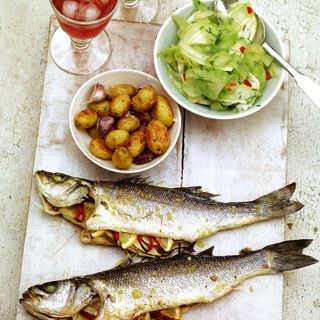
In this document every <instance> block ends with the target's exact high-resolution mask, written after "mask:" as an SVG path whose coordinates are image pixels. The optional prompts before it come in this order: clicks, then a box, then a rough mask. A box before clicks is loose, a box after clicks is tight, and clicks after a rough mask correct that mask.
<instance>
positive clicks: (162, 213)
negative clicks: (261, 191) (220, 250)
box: [35, 171, 303, 256]
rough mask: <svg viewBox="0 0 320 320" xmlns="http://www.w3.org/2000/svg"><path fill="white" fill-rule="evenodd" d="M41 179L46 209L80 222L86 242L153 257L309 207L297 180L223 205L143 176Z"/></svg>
mask: <svg viewBox="0 0 320 320" xmlns="http://www.w3.org/2000/svg"><path fill="white" fill-rule="evenodd" d="M35 181H36V185H37V189H38V191H39V194H40V197H41V199H42V202H43V207H44V211H45V212H47V213H49V214H53V215H56V214H62V215H63V216H64V217H65V218H66V219H68V220H69V221H71V222H73V223H75V224H78V225H80V226H81V227H82V228H83V229H84V230H83V232H82V233H81V240H82V242H84V243H96V244H103V245H114V246H116V245H119V246H121V247H122V248H123V249H125V250H129V251H131V252H135V253H137V254H139V255H147V256H159V255H164V254H169V253H170V252H171V251H172V250H173V249H174V248H175V247H177V245H178V244H181V242H194V241H196V240H199V239H201V238H205V237H209V236H211V235H213V234H215V233H217V232H218V231H220V230H226V229H232V228H238V227H241V226H244V225H247V224H251V223H255V222H258V221H262V220H267V219H271V218H274V217H282V216H285V215H288V214H291V213H294V212H296V211H298V210H300V209H301V208H302V207H303V205H302V204H301V203H299V202H296V201H291V200H290V198H291V196H292V194H293V192H294V190H295V184H294V183H293V184H290V185H288V186H286V187H284V188H282V189H280V190H278V191H275V192H272V193H270V194H268V195H266V196H263V197H261V198H258V199H256V200H254V201H249V202H234V203H221V202H217V201H215V200H213V199H212V198H213V197H214V195H212V194H210V193H207V192H203V191H202V190H201V187H189V188H188V187H186V188H163V187H157V186H153V185H149V184H147V183H146V182H145V180H143V179H140V178H133V179H127V180H123V181H120V182H94V181H88V180H84V179H80V178H74V177H70V176H67V175H64V174H60V173H49V172H45V171H38V172H36V173H35Z"/></svg>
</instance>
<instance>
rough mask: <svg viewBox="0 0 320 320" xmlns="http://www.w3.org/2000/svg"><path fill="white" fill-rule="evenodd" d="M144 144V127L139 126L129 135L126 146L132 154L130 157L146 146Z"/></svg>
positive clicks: (136, 154) (145, 142) (145, 143)
mask: <svg viewBox="0 0 320 320" xmlns="http://www.w3.org/2000/svg"><path fill="white" fill-rule="evenodd" d="M146 145H147V141H146V129H145V128H140V129H139V130H137V131H135V132H133V133H132V134H131V135H130V142H129V144H128V146H127V148H128V150H129V151H130V153H131V154H132V157H133V158H135V157H137V156H138V155H140V153H141V152H142V151H143V150H144V149H145V148H146Z"/></svg>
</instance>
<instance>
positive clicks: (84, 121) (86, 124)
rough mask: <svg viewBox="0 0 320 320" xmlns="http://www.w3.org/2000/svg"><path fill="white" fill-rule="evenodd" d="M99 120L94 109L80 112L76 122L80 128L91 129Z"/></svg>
mask: <svg viewBox="0 0 320 320" xmlns="http://www.w3.org/2000/svg"><path fill="white" fill-rule="evenodd" d="M97 121H98V115H97V113H96V112H95V111H93V110H90V109H89V110H82V111H81V112H79V113H78V114H77V115H76V117H75V119H74V122H75V124H76V126H77V127H78V128H79V129H89V128H91V127H93V126H94V125H95V124H96V123H97Z"/></svg>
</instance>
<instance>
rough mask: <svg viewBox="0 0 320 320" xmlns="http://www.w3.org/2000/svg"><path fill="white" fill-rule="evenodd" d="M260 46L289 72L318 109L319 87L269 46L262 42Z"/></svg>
mask: <svg viewBox="0 0 320 320" xmlns="http://www.w3.org/2000/svg"><path fill="white" fill-rule="evenodd" d="M262 46H263V48H264V49H265V50H266V51H267V52H268V53H269V54H270V55H271V56H272V57H273V58H274V59H275V60H277V62H278V63H279V64H280V65H281V66H282V67H283V68H284V69H286V70H287V71H288V72H289V74H290V75H291V76H292V77H293V79H294V80H295V81H296V83H297V85H298V87H300V89H301V90H302V91H303V92H304V93H305V94H306V96H307V97H308V98H309V99H310V100H311V101H312V102H313V103H314V104H315V105H316V106H317V107H319V108H320V86H319V85H318V84H316V83H315V82H314V81H313V80H311V79H310V78H309V77H307V76H306V75H304V74H302V73H301V72H299V71H297V70H296V69H294V68H293V67H292V66H291V64H289V63H288V62H287V61H286V60H285V59H284V58H282V57H281V56H280V54H278V53H277V52H276V51H275V50H274V49H273V48H272V47H271V46H270V45H269V44H267V43H266V42H264V43H263V44H262Z"/></svg>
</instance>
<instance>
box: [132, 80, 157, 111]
mask: <svg viewBox="0 0 320 320" xmlns="http://www.w3.org/2000/svg"><path fill="white" fill-rule="evenodd" d="M156 103H157V92H156V91H155V90H154V88H153V87H151V86H147V87H143V88H141V89H140V90H139V91H138V93H137V94H136V95H135V96H134V97H133V98H132V107H133V109H134V110H135V111H138V112H146V111H148V110H150V109H151V108H152V107H153V106H154V105H155V104H156Z"/></svg>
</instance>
